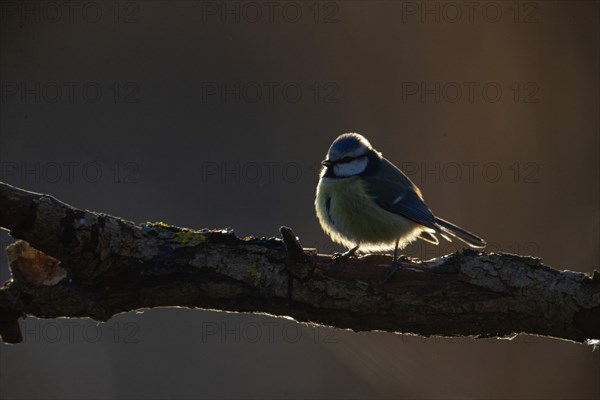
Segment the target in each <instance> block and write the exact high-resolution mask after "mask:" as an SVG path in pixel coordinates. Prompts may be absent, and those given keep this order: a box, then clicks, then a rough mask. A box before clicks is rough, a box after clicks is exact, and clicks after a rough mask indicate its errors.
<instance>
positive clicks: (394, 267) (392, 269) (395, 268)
mask: <svg viewBox="0 0 600 400" xmlns="http://www.w3.org/2000/svg"><path fill="white" fill-rule="evenodd" d="M409 260H410V257H407V256H400V257H396V258H394V261H392V265H390V268H389V269H388V270H387V272H386V273H385V275H384V276H383V283H386V282H387V281H389V280H390V279H391V278H392V276H394V274H395V273H396V271H398V267H399V266H400V261H409Z"/></svg>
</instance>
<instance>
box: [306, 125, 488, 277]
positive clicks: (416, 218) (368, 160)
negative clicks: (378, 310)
mask: <svg viewBox="0 0 600 400" xmlns="http://www.w3.org/2000/svg"><path fill="white" fill-rule="evenodd" d="M322 164H323V166H324V168H323V169H322V171H321V175H320V179H319V184H318V186H317V196H316V200H315V207H316V210H317V217H318V219H319V222H320V224H321V227H322V228H323V230H324V231H325V232H326V233H327V234H328V235H329V236H330V237H331V239H333V241H335V242H337V243H340V244H341V245H343V246H345V247H347V248H350V250H349V251H347V252H346V253H344V256H349V255H352V254H354V252H356V251H357V250H358V249H359V248H360V249H361V251H364V252H376V251H385V250H391V249H392V248H393V249H394V259H393V262H392V265H391V267H390V269H389V270H388V271H387V273H386V275H385V277H384V281H387V280H388V279H389V278H390V277H391V276H392V275H393V274H394V273H395V272H396V270H397V269H398V249H403V248H404V247H406V246H407V245H408V244H409V243H411V242H413V241H414V240H416V239H422V240H425V241H427V242H430V243H434V244H438V243H439V242H438V239H437V237H436V234H439V235H440V236H442V237H443V238H444V239H446V240H448V241H450V240H451V239H450V237H455V238H457V239H459V240H461V241H462V242H464V243H466V244H468V245H469V246H471V247H475V248H482V247H485V245H486V243H485V241H484V240H483V239H481V238H480V237H478V236H476V235H474V234H472V233H471V232H469V231H467V230H465V229H463V228H460V227H458V226H456V225H454V224H452V223H450V222H448V221H445V220H443V219H441V218H437V217H435V216H434V215H433V214H432V212H431V210H430V209H429V207H427V205H426V204H425V202H424V201H423V195H422V194H421V191H420V190H419V188H418V187H417V186H416V185H415V184H414V183H413V182H412V181H411V180H410V179H409V178H408V177H407V176H406V175H404V173H403V172H402V171H400V169H398V168H397V167H396V166H395V165H394V164H392V163H391V162H390V161H388V160H387V159H385V158H384V157H383V156H382V155H381V153H380V152H378V151H376V150H375V149H374V148H373V147H372V146H371V144H370V143H369V141H368V140H367V139H366V138H365V137H363V136H362V135H359V134H357V133H345V134H343V135H340V136H339V137H338V138H337V139H335V141H334V142H333V144H332V145H331V147H330V148H329V151H328V153H327V158H326V159H325V160H324V161H323V162H322Z"/></svg>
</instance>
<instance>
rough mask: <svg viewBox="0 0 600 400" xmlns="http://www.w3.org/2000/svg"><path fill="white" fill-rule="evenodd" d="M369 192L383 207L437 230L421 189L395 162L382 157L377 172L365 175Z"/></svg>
mask: <svg viewBox="0 0 600 400" xmlns="http://www.w3.org/2000/svg"><path fill="white" fill-rule="evenodd" d="M364 181H365V187H366V190H367V193H368V194H369V196H371V198H372V199H373V201H375V202H376V203H377V204H378V205H379V206H380V207H381V208H383V209H384V210H386V211H389V212H391V213H394V214H398V215H402V216H403V217H405V218H408V219H410V220H412V221H414V222H417V223H419V224H421V225H423V226H425V227H428V228H432V229H435V230H437V224H436V221H435V217H434V216H433V214H432V213H431V210H430V209H429V207H427V205H426V204H425V202H424V201H423V198H422V195H421V191H420V190H419V188H417V186H416V185H415V184H414V183H413V182H412V181H411V180H410V178H408V177H407V176H406V175H404V173H403V172H402V171H400V170H399V169H398V168H396V166H394V164H392V163H391V162H389V161H388V160H386V159H385V158H381V159H380V160H379V166H378V168H377V173H375V174H373V175H369V176H365V177H364Z"/></svg>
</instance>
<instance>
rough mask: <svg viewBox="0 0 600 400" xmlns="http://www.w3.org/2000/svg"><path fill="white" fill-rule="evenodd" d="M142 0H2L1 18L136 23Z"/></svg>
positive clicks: (20, 22) (25, 23) (21, 22)
mask: <svg viewBox="0 0 600 400" xmlns="http://www.w3.org/2000/svg"><path fill="white" fill-rule="evenodd" d="M141 4H142V3H141V2H139V1H79V0H61V1H29V0H28V1H1V2H0V21H1V22H3V23H5V24H7V23H10V22H15V23H17V24H18V26H19V27H21V28H22V27H24V26H28V25H29V26H30V25H40V24H53V25H58V24H69V25H74V24H103V23H104V24H113V25H117V24H136V23H138V22H139V21H140V18H141Z"/></svg>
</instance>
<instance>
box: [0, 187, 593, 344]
mask: <svg viewBox="0 0 600 400" xmlns="http://www.w3.org/2000/svg"><path fill="white" fill-rule="evenodd" d="M0 226H1V227H3V228H6V229H8V230H10V234H11V235H12V236H13V237H14V238H16V239H20V240H19V241H17V242H16V243H14V244H12V245H10V246H8V247H7V254H8V260H9V267H10V269H11V273H12V277H13V279H12V280H11V281H8V282H5V284H4V286H3V287H2V288H1V289H0V334H1V335H2V338H3V340H4V341H6V342H19V341H21V334H20V331H19V325H18V318H20V317H24V316H28V315H30V316H36V317H39V318H56V317H89V318H92V319H94V320H98V321H106V320H108V319H109V318H110V317H111V316H113V315H115V314H117V313H121V312H127V311H132V310H136V309H139V308H149V307H157V306H185V307H190V308H201V309H218V310H228V311H238V312H262V313H269V314H273V315H281V316H289V317H292V318H294V319H296V320H298V321H302V322H312V323H317V324H324V325H330V326H334V327H338V328H350V329H353V330H356V331H370V330H382V331H391V332H403V333H414V334H419V335H443V336H463V335H473V336H476V337H492V336H508V335H514V334H515V333H529V334H536V335H544V336H552V337H556V338H562V339H567V340H572V341H576V342H584V341H585V340H586V339H598V338H600V274H598V273H597V271H595V273H594V274H593V276H591V277H590V276H588V275H585V274H583V273H578V272H572V271H562V272H561V271H558V270H555V269H552V268H550V267H548V266H545V265H543V264H542V262H541V260H540V259H537V258H531V257H524V256H517V255H511V254H494V253H482V252H474V251H470V250H465V251H463V252H462V253H458V252H457V253H454V254H451V255H448V256H445V257H442V258H438V259H434V260H430V261H419V260H415V259H405V260H403V261H402V263H401V266H400V269H399V271H398V273H397V274H396V275H395V276H394V277H393V278H392V280H391V281H390V282H388V283H386V284H385V285H384V284H383V283H382V276H383V274H384V273H385V271H386V269H387V268H388V266H389V264H390V262H391V259H390V257H389V256H387V255H370V256H365V257H360V258H355V257H353V258H350V259H348V260H342V261H337V262H336V261H333V260H332V259H331V257H330V256H328V255H321V254H317V252H316V250H314V249H303V248H302V247H301V245H300V243H299V242H298V240H297V238H296V237H295V235H294V234H293V232H292V231H291V230H290V229H289V228H285V227H282V228H281V234H282V236H283V240H281V239H275V238H271V239H264V238H253V237H248V238H243V239H241V238H237V237H236V236H235V235H234V234H233V232H232V231H225V230H224V231H215V230H206V229H203V230H198V231H195V230H189V229H185V228H179V227H174V226H168V225H166V224H163V223H146V224H141V225H138V224H135V223H133V222H129V221H125V220H123V219H120V218H117V217H113V216H110V215H106V214H101V213H96V212H91V211H84V210H79V209H76V208H74V207H71V206H69V205H67V204H65V203H62V202H60V201H58V200H56V199H55V198H53V197H51V196H48V195H42V194H37V193H32V192H28V191H24V190H21V189H18V188H15V187H12V186H10V185H7V184H3V183H0Z"/></svg>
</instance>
